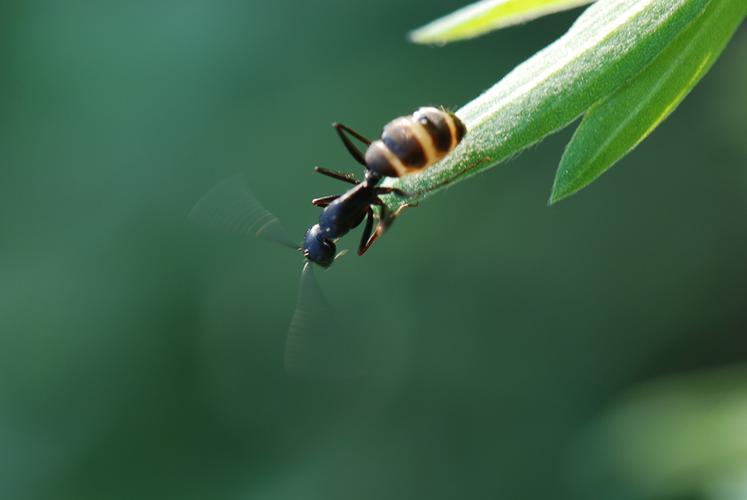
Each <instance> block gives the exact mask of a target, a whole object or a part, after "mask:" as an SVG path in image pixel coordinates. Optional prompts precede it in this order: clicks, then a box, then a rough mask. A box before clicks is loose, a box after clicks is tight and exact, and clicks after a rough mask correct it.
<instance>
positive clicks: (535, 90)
mask: <svg viewBox="0 0 747 500" xmlns="http://www.w3.org/2000/svg"><path fill="white" fill-rule="evenodd" d="M718 1H721V0H718ZM708 3H709V2H708V0H599V1H597V2H596V3H594V4H593V5H592V6H591V7H589V8H588V9H587V10H586V11H585V12H584V13H583V14H582V15H581V16H580V17H579V18H578V20H577V21H576V23H575V24H574V25H573V26H572V27H571V29H570V30H569V31H568V32H567V33H566V34H565V35H563V36H562V37H561V38H559V39H558V40H557V41H555V42H554V43H552V44H551V45H549V46H548V47H546V48H545V49H543V50H541V51H540V52H538V53H537V54H535V55H534V56H532V57H531V58H530V59H528V60H527V61H525V62H524V63H522V64H521V65H519V66H517V67H516V68H515V69H514V70H513V71H512V72H511V73H509V74H508V75H507V76H506V77H505V78H503V79H502V80H501V81H499V82H498V83H497V84H495V85H494V86H493V87H491V88H490V89H488V90H487V91H486V92H485V93H484V94H482V95H481V96H479V97H478V98H476V99H474V100H473V101H472V102H470V103H468V104H467V105H466V106H464V107H463V108H461V109H459V110H458V111H457V115H458V116H459V117H460V118H461V119H462V121H463V122H464V123H465V125H466V126H467V135H466V136H465V138H464V140H463V141H462V143H461V144H460V145H459V146H458V147H457V148H456V149H455V150H454V152H452V153H451V154H450V155H448V156H447V157H446V158H444V160H443V161H441V162H440V163H439V164H437V165H434V166H433V167H431V168H429V169H427V170H425V171H424V172H421V173H418V174H414V175H411V176H408V177H405V178H402V179H398V180H389V181H387V182H386V183H385V185H393V186H396V187H398V188H400V189H402V190H403V191H405V192H407V193H411V194H412V198H411V199H410V200H409V201H410V202H417V201H419V200H422V199H423V198H425V197H427V196H430V195H431V194H433V193H435V192H437V191H439V190H440V189H443V188H445V187H447V186H450V185H453V184H454V183H456V182H458V181H461V180H464V179H466V178H469V177H470V176H472V175H474V174H476V173H478V172H480V171H483V170H485V169H486V168H488V167H490V166H493V165H496V164H498V163H499V162H501V161H503V160H505V159H507V158H509V157H511V156H513V155H516V154H517V153H519V152H520V151H522V150H523V149H525V148H527V147H528V146H530V145H532V144H534V143H536V142H537V141H539V140H541V139H542V138H544V137H545V136H547V135H549V134H551V133H552V132H554V131H556V130H558V129H560V128H562V127H564V126H566V125H568V124H569V123H571V122H572V121H573V120H575V119H576V118H577V117H578V116H579V115H581V114H582V113H584V112H585V111H586V110H587V109H589V107H590V106H591V105H592V104H594V103H595V102H597V101H599V100H600V99H602V98H604V97H606V96H607V95H609V94H611V93H612V92H614V91H616V90H617V89H618V88H620V87H621V86H622V85H623V84H624V83H625V82H627V81H628V80H629V79H631V78H632V77H634V76H635V75H636V74H638V73H640V72H641V70H642V69H643V68H645V67H646V66H647V65H648V64H649V63H651V61H653V60H654V59H655V58H656V56H657V55H658V54H659V53H660V52H661V51H662V50H663V49H664V48H665V47H666V46H667V45H668V44H669V43H670V42H672V40H674V39H675V38H676V37H677V36H678V35H679V34H680V33H681V32H682V31H683V30H684V29H685V28H686V27H687V26H688V25H689V24H690V23H691V22H692V21H693V20H695V19H696V18H698V16H699V15H701V14H702V12H703V10H704V8H705V7H706V5H708ZM387 203H388V204H389V208H391V209H396V208H397V206H399V205H400V204H401V201H400V200H399V199H398V198H396V197H393V196H390V197H389V198H388V200H387Z"/></svg>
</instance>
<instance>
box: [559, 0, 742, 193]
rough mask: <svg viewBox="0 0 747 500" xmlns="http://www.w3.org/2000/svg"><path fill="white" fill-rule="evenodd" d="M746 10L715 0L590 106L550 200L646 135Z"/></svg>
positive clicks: (738, 2) (738, 1) (735, 1)
mask: <svg viewBox="0 0 747 500" xmlns="http://www.w3.org/2000/svg"><path fill="white" fill-rule="evenodd" d="M745 14H747V2H745V0H718V1H713V2H711V3H710V5H709V6H708V7H707V8H706V10H705V12H704V13H703V15H702V16H700V17H699V18H698V19H697V20H695V21H694V22H693V23H692V24H691V25H690V26H688V28H687V29H686V30H684V31H683V32H682V33H681V34H680V35H679V36H678V37H677V38H676V39H675V40H674V41H673V42H672V43H671V44H670V45H669V46H668V47H667V48H666V49H665V50H664V51H663V52H662V53H661V54H660V55H659V56H658V57H657V58H656V60H655V61H654V62H653V63H652V64H651V65H650V66H648V67H647V68H646V69H645V70H644V71H643V72H642V73H640V74H639V75H638V76H636V77H635V78H634V79H633V80H632V81H630V82H629V83H627V84H626V85H624V86H623V87H621V88H620V89H619V90H618V91H617V92H615V93H614V94H612V95H611V96H609V97H607V98H606V99H604V100H602V101H600V102H599V103H597V104H595V105H594V106H592V107H591V109H590V110H589V111H588V112H587V113H586V116H585V117H584V119H583V121H582V122H581V124H580V125H579V127H578V129H577V130H576V132H575V134H574V135H573V138H572V139H571V142H570V143H569V144H568V146H567V147H566V150H565V153H564V154H563V157H562V159H561V160H560V166H559V167H558V172H557V174H556V177H555V184H554V186H553V190H552V194H551V197H550V202H551V203H554V202H556V201H558V200H561V199H563V198H565V197H567V196H569V195H571V194H573V193H575V192H576V191H578V190H579V189H581V188H583V187H585V186H587V185H588V184H589V183H591V182H592V181H593V180H594V179H596V178H597V177H598V176H600V175H601V174H602V173H604V172H605V171H606V170H607V169H609V168H610V167H611V166H612V165H613V164H614V163H615V162H617V161H618V160H619V159H620V158H622V157H623V156H625V155H626V154H627V153H628V152H630V151H631V150H632V149H633V148H635V147H636V146H637V145H638V144H639V143H640V142H641V141H642V140H643V139H645V138H646V136H648V135H649V134H650V133H651V132H652V131H653V130H654V129H655V128H656V127H657V126H658V125H659V124H660V123H661V122H662V121H663V120H664V119H665V118H666V117H667V116H669V114H670V113H671V112H672V111H674V110H675V109H676V108H677V106H678V105H679V103H680V102H681V101H682V100H683V99H684V98H685V96H687V94H688V93H689V92H690V91H691V90H692V89H693V87H694V86H695V85H696V84H697V83H698V82H699V81H700V79H701V78H702V77H703V76H704V75H705V74H706V73H707V72H708V70H709V69H710V67H711V65H712V64H713V62H714V61H715V60H716V59H717V58H718V56H719V54H720V53H721V51H722V50H723V49H724V47H725V46H726V44H727V42H728V41H729V39H730V38H731V36H732V35H733V33H734V31H735V30H736V29H737V27H739V25H740V23H741V22H742V19H743V18H744V17H745Z"/></svg>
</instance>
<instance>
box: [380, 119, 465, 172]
mask: <svg viewBox="0 0 747 500" xmlns="http://www.w3.org/2000/svg"><path fill="white" fill-rule="evenodd" d="M465 133H466V128H465V126H464V124H463V123H462V121H461V120H460V119H459V118H458V117H457V116H456V115H455V114H453V113H451V112H450V111H446V110H443V109H438V108H433V107H426V108H420V109H418V110H417V111H415V112H414V113H413V114H411V115H410V116H402V117H400V118H396V119H394V120H392V121H391V122H389V123H388V124H387V125H386V126H385V127H384V132H383V134H382V135H381V139H380V140H378V141H374V142H372V143H371V145H370V146H369V147H368V149H367V150H366V166H367V167H368V169H369V170H371V171H372V172H375V173H377V174H379V175H384V176H387V177H404V176H406V175H409V174H413V173H415V172H419V171H420V170H423V169H426V168H428V167H430V166H431V165H433V164H434V163H436V162H438V161H439V160H440V159H441V158H443V157H444V156H446V155H447V154H448V153H449V152H451V151H452V150H453V149H454V148H456V147H457V145H458V144H459V142H460V141H461V140H462V138H463V137H464V134H465Z"/></svg>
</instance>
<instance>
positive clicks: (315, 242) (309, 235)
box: [302, 224, 337, 267]
mask: <svg viewBox="0 0 747 500" xmlns="http://www.w3.org/2000/svg"><path fill="white" fill-rule="evenodd" d="M321 236H322V228H321V227H320V226H319V224H316V225H314V226H311V228H310V229H309V230H308V231H306V236H305V237H304V239H303V248H302V251H303V256H304V257H306V258H307V259H309V260H310V261H311V262H314V263H316V264H319V265H320V266H322V267H329V266H330V265H331V264H332V262H334V260H335V252H336V251H337V248H336V247H335V244H334V243H333V242H332V241H331V240H328V239H324V238H323V237H321Z"/></svg>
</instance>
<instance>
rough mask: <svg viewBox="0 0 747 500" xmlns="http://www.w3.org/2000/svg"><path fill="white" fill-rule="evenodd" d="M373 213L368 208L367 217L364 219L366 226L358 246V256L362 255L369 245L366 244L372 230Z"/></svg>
mask: <svg viewBox="0 0 747 500" xmlns="http://www.w3.org/2000/svg"><path fill="white" fill-rule="evenodd" d="M373 222H374V213H373V210H371V208H370V207H369V208H368V217H366V226H365V227H364V228H363V235H362V236H361V243H360V245H358V255H363V254H364V253H365V252H366V250H368V247H370V246H371V244H370V243H369V242H368V241H369V239H370V237H371V230H372V229H373Z"/></svg>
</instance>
